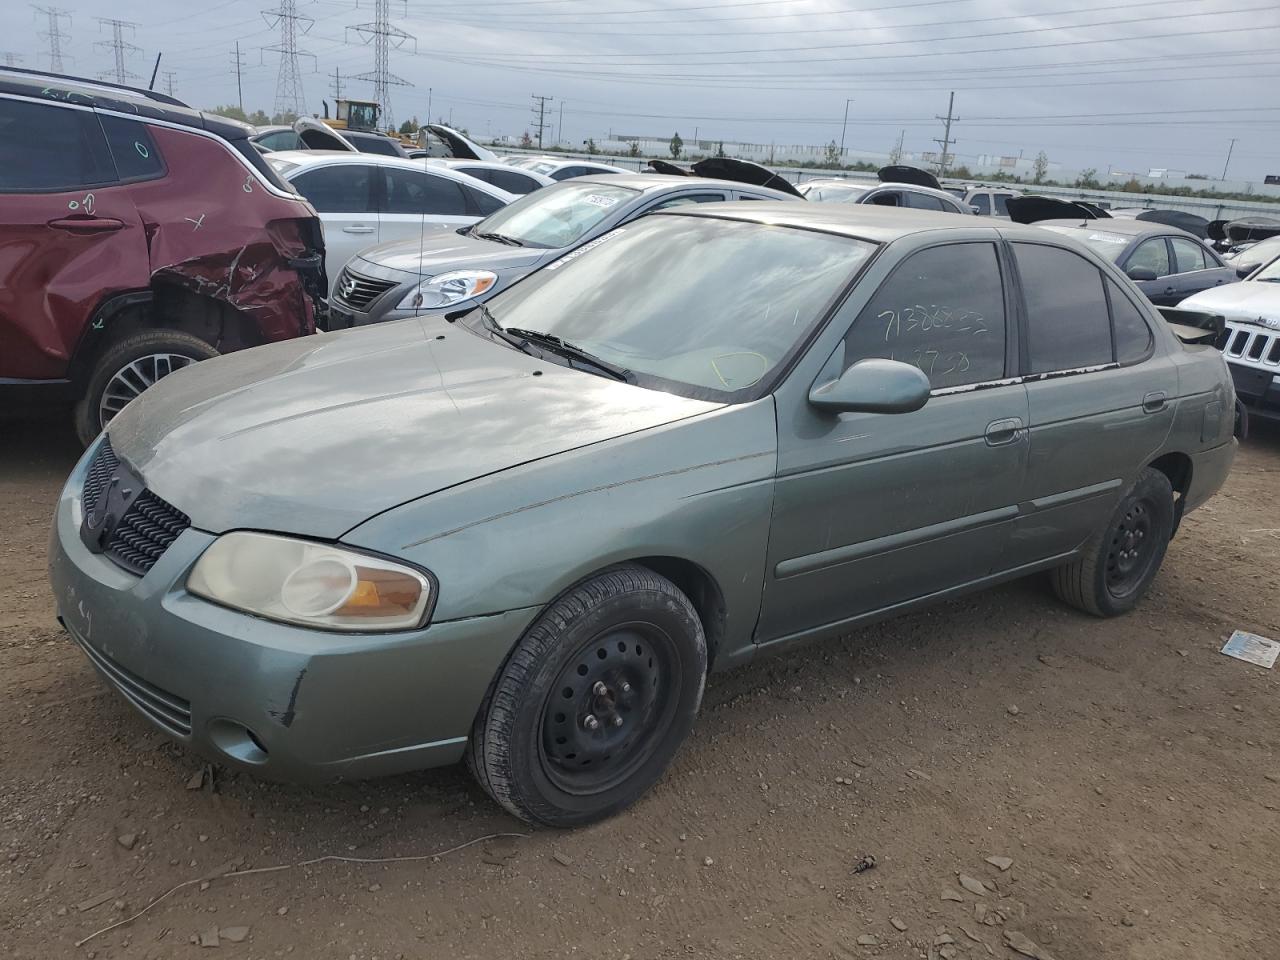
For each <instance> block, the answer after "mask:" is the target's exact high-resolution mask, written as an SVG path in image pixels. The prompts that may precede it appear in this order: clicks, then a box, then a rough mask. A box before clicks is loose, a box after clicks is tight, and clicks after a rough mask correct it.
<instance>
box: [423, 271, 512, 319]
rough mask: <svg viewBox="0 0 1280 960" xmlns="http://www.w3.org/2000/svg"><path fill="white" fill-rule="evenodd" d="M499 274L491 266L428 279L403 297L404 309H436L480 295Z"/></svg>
mask: <svg viewBox="0 0 1280 960" xmlns="http://www.w3.org/2000/svg"><path fill="white" fill-rule="evenodd" d="M497 282H498V275H497V274H496V273H493V272H492V271H489V270H454V271H453V272H452V273H442V274H440V276H438V277H432V278H431V279H430V280H424V281H423V282H422V283H420V284H418V285H417V286H416V287H415V288H414V289H413V290H412V291H410V293H409V295H408V296H407V297H405V298H404V299H403V300H401V301H400V309H401V310H434V309H436V308H437V307H448V306H452V305H453V304H455V303H461V302H462V301H463V300H470V299H471V298H472V297H478V296H480V294H482V293H484V292H485V291H486V290H488V289H489V288H490V287H492V286H493V285H494V284H495V283H497Z"/></svg>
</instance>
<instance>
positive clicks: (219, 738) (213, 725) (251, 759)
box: [208, 717, 267, 765]
mask: <svg viewBox="0 0 1280 960" xmlns="http://www.w3.org/2000/svg"><path fill="white" fill-rule="evenodd" d="M208 730H209V740H210V741H211V742H212V743H213V745H214V746H215V747H216V748H217V749H218V750H219V751H220V752H222V753H224V754H226V755H227V756H228V757H230V758H231V759H232V760H238V761H240V762H241V763H249V764H254V765H259V764H264V763H266V762H267V748H266V746H265V745H263V743H262V741H261V740H260V739H258V735H257V734H256V733H254V732H253V731H252V730H250V729H249V728H248V727H246V726H245V725H244V724H243V723H238V722H236V721H235V720H228V719H226V718H225V717H220V718H219V719H217V720H211V721H210V722H209V727H208Z"/></svg>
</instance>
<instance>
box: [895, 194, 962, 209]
mask: <svg viewBox="0 0 1280 960" xmlns="http://www.w3.org/2000/svg"><path fill="white" fill-rule="evenodd" d="M902 196H903V198H904V199H905V200H906V201H907V206H908V207H913V208H915V209H916V210H950V209H951V208H950V207H948V206H947V205H946V204H944V203H943V202H942V201H941V200H939V199H938V198H937V197H931V196H929V195H928V194H927V193H916V192H915V191H914V190H904V191H903V193H902Z"/></svg>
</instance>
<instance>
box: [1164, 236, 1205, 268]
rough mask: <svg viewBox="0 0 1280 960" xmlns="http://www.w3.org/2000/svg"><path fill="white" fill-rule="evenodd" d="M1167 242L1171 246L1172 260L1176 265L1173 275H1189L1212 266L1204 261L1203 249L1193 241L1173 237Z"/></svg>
mask: <svg viewBox="0 0 1280 960" xmlns="http://www.w3.org/2000/svg"><path fill="white" fill-rule="evenodd" d="M1169 242H1170V243H1171V244H1172V245H1173V259H1174V261H1175V262H1176V263H1177V267H1176V269H1175V270H1174V272H1175V273H1190V272H1191V271H1192V270H1203V269H1205V268H1206V267H1209V266H1212V264H1208V263H1205V261H1204V247H1202V246H1200V244H1198V243H1196V242H1195V241H1194V240H1187V239H1184V238H1183V237H1174V238H1173V239H1171V240H1170V241H1169Z"/></svg>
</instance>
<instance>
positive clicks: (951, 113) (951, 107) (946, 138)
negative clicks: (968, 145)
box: [933, 90, 960, 177]
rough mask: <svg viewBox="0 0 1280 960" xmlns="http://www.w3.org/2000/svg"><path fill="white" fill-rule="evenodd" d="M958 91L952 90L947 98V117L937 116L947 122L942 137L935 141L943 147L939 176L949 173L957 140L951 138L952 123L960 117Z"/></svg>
mask: <svg viewBox="0 0 1280 960" xmlns="http://www.w3.org/2000/svg"><path fill="white" fill-rule="evenodd" d="M955 105H956V92H955V91H954V90H952V91H951V96H950V97H949V98H948V99H947V115H946V116H945V117H935V119H937V120H941V121H943V123H945V124H946V126H945V127H943V132H942V139H941V140H938V139H935V140H934V141H933V142H934V143H936V144H937V145H938V146H940V147H942V158H941V159H940V160H939V161H938V176H940V177H945V176H946V175H947V167H948V166H949V165H950V164H951V146H952V144H954V143H955V142H956V141H954V140H952V139H951V124H953V123H958V122H959V120H960V118H959V117H957V116H955Z"/></svg>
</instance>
